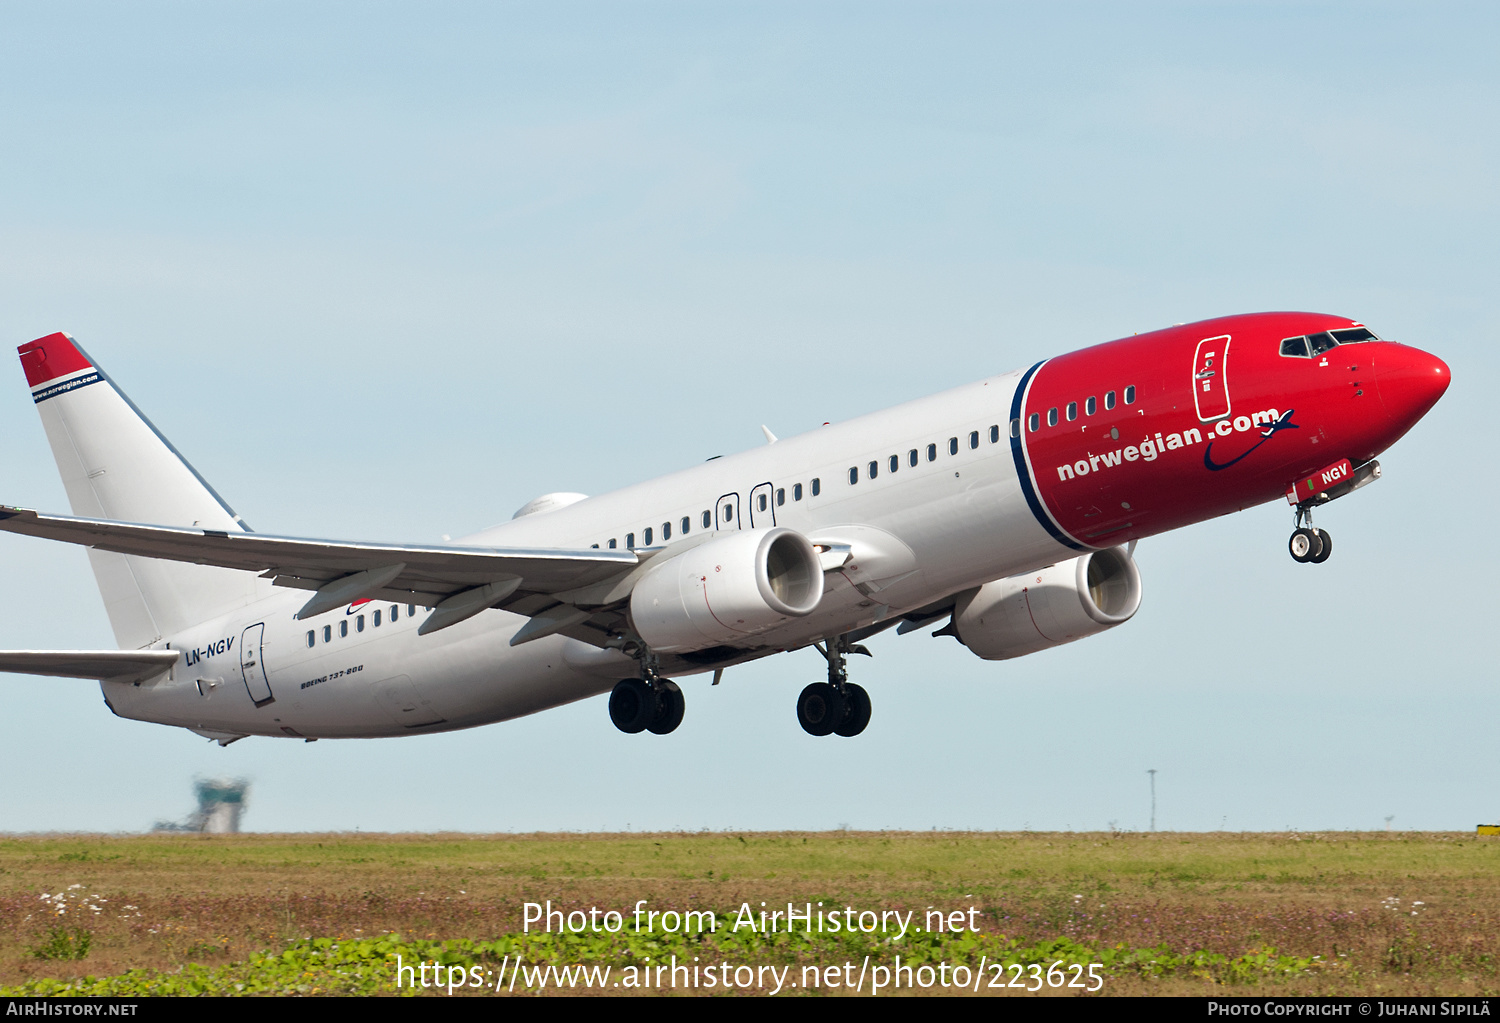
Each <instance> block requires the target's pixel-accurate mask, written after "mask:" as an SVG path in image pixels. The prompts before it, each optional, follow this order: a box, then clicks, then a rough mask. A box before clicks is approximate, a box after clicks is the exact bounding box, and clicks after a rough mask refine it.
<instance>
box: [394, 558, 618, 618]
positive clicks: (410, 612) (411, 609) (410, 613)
mask: <svg viewBox="0 0 1500 1023" xmlns="http://www.w3.org/2000/svg"><path fill="white" fill-rule="evenodd" d="M610 546H611V547H613V546H614V544H610ZM416 616H417V605H415V604H407V605H406V617H408V618H415V617H416Z"/></svg>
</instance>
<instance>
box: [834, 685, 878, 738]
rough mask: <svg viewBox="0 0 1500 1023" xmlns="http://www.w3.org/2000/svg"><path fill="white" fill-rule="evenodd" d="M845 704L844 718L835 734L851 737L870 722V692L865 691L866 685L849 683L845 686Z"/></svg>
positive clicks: (835, 729)
mask: <svg viewBox="0 0 1500 1023" xmlns="http://www.w3.org/2000/svg"><path fill="white" fill-rule="evenodd" d="M844 704H845V710H844V720H842V721H840V722H839V723H838V725H837V727H835V728H834V730H833V732H834V734H835V735H843V736H851V737H852V736H855V735H858V734H859V733H860V732H863V731H864V730H865V726H866V725H868V724H869V723H870V694H869V693H867V692H865V687H864V686H857V685H855V684H854V683H853V682H850V683H847V684H846V685H845V686H844Z"/></svg>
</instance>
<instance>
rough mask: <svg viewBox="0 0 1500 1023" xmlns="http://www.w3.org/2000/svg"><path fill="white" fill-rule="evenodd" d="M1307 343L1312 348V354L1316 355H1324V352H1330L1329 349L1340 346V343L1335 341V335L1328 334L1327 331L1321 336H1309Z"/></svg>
mask: <svg viewBox="0 0 1500 1023" xmlns="http://www.w3.org/2000/svg"><path fill="white" fill-rule="evenodd" d="M1307 343H1308V344H1309V345H1311V346H1312V353H1313V354H1314V355H1322V354H1323V353H1324V352H1326V351H1328V349H1330V348H1332V347H1334V346H1335V345H1337V344H1338V342H1337V341H1335V340H1334V339H1333V335H1332V334H1330V333H1328V332H1327V331H1326V330H1325V331H1323V332H1322V333H1321V334H1309V335H1307Z"/></svg>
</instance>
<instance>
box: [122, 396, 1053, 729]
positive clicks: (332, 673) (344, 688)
mask: <svg viewBox="0 0 1500 1023" xmlns="http://www.w3.org/2000/svg"><path fill="white" fill-rule="evenodd" d="M1020 380H1021V374H1020V373H1019V372H1016V373H1008V374H1005V375H1003V376H997V377H992V378H990V379H988V380H984V381H980V382H978V383H975V384H971V385H968V386H965V387H960V388H957V389H954V390H951V391H947V392H945V393H942V394H938V395H934V396H932V397H929V398H924V399H921V400H918V401H913V402H909V403H907V404H904V405H900V406H897V407H895V408H892V409H889V410H886V411H883V412H879V413H875V414H872V415H868V416H864V417H861V418H859V419H855V420H852V421H850V422H847V423H841V424H837V425H830V426H825V427H823V428H821V429H819V430H815V431H813V432H811V433H806V434H803V435H801V436H798V437H793V438H789V439H786V440H782V441H778V442H776V443H774V444H768V445H766V446H764V447H759V448H756V449H753V450H751V451H746V452H743V453H741V454H737V455H732V456H728V457H724V458H717V459H713V460H710V461H709V462H707V463H705V464H703V465H699V466H696V467H694V468H692V469H688V470H685V471H682V472H678V473H674V474H672V475H669V476H664V477H661V478H659V479H655V480H651V481H649V482H646V483H640V484H637V485H635V486H631V487H627V488H625V489H623V490H618V491H615V492H614V493H610V494H605V495H603V496H600V497H594V498H589V499H585V500H581V501H578V502H577V503H574V504H571V505H568V506H566V507H561V508H557V509H555V510H552V511H544V512H540V513H537V514H531V515H525V516H522V517H520V518H517V519H513V520H512V521H509V522H505V523H502V524H500V525H498V526H494V527H492V528H490V529H487V530H484V531H483V532H480V533H478V534H475V535H474V536H471V537H467V538H464V540H463V541H462V542H463V543H466V544H471V545H497V546H498V545H508V546H515V547H563V548H587V547H591V546H594V545H598V546H600V547H609V546H612V545H617V546H619V547H621V548H623V547H626V546H627V545H629V544H630V543H633V544H634V546H635V547H637V548H643V547H647V546H651V547H657V548H665V549H664V550H662V551H661V552H660V553H659V554H657V555H656V557H658V558H666V557H670V556H671V555H672V551H671V548H672V547H673V546H675V545H682V544H692V543H698V542H701V541H702V540H703V539H704V538H705V537H706V536H709V535H712V534H713V533H715V532H716V531H724V530H731V529H741V528H744V529H751V528H766V527H770V526H773V525H776V526H785V527H790V528H791V529H794V530H797V531H798V532H801V533H803V534H805V535H806V536H808V537H810V538H811V539H812V540H813V541H814V542H815V543H816V542H832V543H839V544H847V545H848V546H849V547H850V549H851V551H852V557H851V558H850V559H849V561H848V563H847V564H846V565H844V566H843V567H842V568H840V569H836V570H834V571H830V572H829V573H828V574H827V576H826V577H825V594H824V597H823V600H822V602H821V603H820V604H819V605H818V609H817V610H816V611H815V612H813V613H812V614H811V615H809V616H807V617H805V618H799V619H795V620H792V621H790V622H788V623H787V624H785V625H784V626H782V627H780V628H778V629H777V630H775V631H774V632H773V633H770V634H768V635H766V636H763V637H759V638H758V639H757V640H756V641H755V642H754V643H751V644H749V646H751V647H755V648H756V649H754V652H753V653H751V654H748V655H747V657H748V656H764V655H766V654H771V653H776V652H779V651H782V650H788V649H794V648H798V647H802V646H805V645H807V644H809V643H812V642H814V641H817V640H820V639H823V638H825V637H828V636H834V635H839V634H842V633H845V632H849V631H851V630H855V629H858V628H862V627H865V626H868V625H870V624H872V623H875V622H877V621H880V620H883V619H886V618H889V617H891V616H893V615H896V614H900V613H903V612H908V611H911V610H913V609H916V608H920V607H923V606H924V605H927V604H930V603H932V602H934V601H938V600H941V599H942V598H944V597H946V596H948V595H950V594H953V593H955V592H958V591H961V590H964V589H967V588H970V587H974V586H978V585H980V584H982V583H985V582H987V581H989V580H993V579H997V578H1000V577H1004V576H1008V575H1012V574H1015V573H1018V572H1023V571H1028V570H1030V569H1032V568H1035V567H1039V566H1041V565H1045V564H1049V563H1051V562H1053V561H1056V560H1057V559H1058V558H1059V557H1060V556H1072V555H1073V554H1074V553H1076V552H1069V551H1068V550H1067V548H1065V547H1064V546H1062V545H1061V544H1059V543H1058V542H1057V541H1056V540H1054V539H1053V538H1052V537H1051V536H1050V535H1049V534H1048V532H1047V530H1046V529H1044V528H1043V526H1042V525H1041V524H1040V522H1039V521H1038V519H1037V518H1036V516H1035V515H1034V514H1033V512H1032V510H1031V509H1030V508H1029V507H1028V504H1027V501H1026V498H1025V496H1024V495H1023V493H1022V490H1021V486H1020V483H1019V480H1018V477H1017V473H1016V469H1015V463H1014V459H1013V456H1012V450H1011V445H1010V442H1009V436H1008V423H1009V419H1010V409H1011V402H1012V398H1013V397H1014V395H1015V391H1016V387H1017V386H1018V384H1019V382H1020ZM976 436H977V446H975V445H974V443H973V439H974V438H975V437H976ZM992 437H998V439H996V440H992ZM955 439H956V440H955ZM955 443H956V453H954V445H955ZM913 450H915V451H916V452H917V455H916V464H915V465H913V464H912V462H911V455H910V453H911V452H912V451H913ZM893 456H894V457H895V458H896V460H897V468H896V470H895V471H894V472H892V471H891V460H892V458H893ZM932 456H935V457H932ZM872 462H873V463H877V466H878V473H877V474H876V475H875V476H874V478H871V476H870V472H869V468H870V464H871V463H872ZM851 468H854V469H857V477H858V478H857V482H853V483H851V482H850V470H851ZM815 480H816V481H817V483H816V489H817V493H816V494H815V493H814V492H813V490H814V486H815V484H814V481H815ZM778 496H779V498H780V499H779V500H778ZM763 497H764V507H762V498H763ZM705 514H706V515H707V516H708V521H709V526H708V528H705V527H704V521H705V519H704V517H705ZM684 520H686V522H687V527H688V528H687V529H686V531H684V530H683V528H682V525H683V522H684ZM664 525H669V526H670V533H671V535H670V537H669V538H668V537H665V536H664V533H665V532H666V530H664V528H663V527H664ZM648 529H649V530H651V539H650V540H649V541H648V540H647V539H646V536H647V530H648ZM256 593H257V596H256V597H255V599H253V600H252V601H250V602H249V603H247V604H246V605H245V606H244V607H242V608H239V609H236V610H235V611H233V612H231V613H228V614H225V615H222V616H220V617H218V618H216V619H214V620H212V621H208V622H205V623H203V624H201V625H199V626H196V627H193V628H189V629H184V630H181V631H179V632H178V633H177V634H174V635H170V636H165V637H163V640H162V642H161V643H158V644H156V646H158V647H161V646H169V647H170V648H172V649H174V650H182V651H184V655H183V659H182V660H180V661H179V662H178V664H177V666H176V667H175V668H174V669H173V670H172V671H171V672H170V673H169V674H168V675H164V676H160V677H159V678H157V679H156V680H153V681H149V682H145V683H142V684H140V685H121V684H118V683H104V684H103V688H104V692H105V695H106V699H107V700H108V702H109V703H110V706H111V707H112V709H113V710H114V711H115V712H116V713H117V714H120V715H121V716H123V717H129V718H139V719H144V720H149V721H154V722H159V723H162V724H171V725H181V726H184V727H188V728H192V729H195V730H198V731H200V732H203V733H205V734H214V735H216V736H217V735H218V734H221V733H222V734H224V735H272V736H300V737H309V738H314V737H321V738H334V737H346V738H354V737H376V736H389V735H402V734H411V733H412V732H413V731H438V730H446V729H456V728H467V727H472V726H474V725H481V724H486V723H489V722H494V721H501V720H505V719H507V718H513V717H518V716H521V715H524V714H530V713H533V712H536V711H540V710H544V709H546V708H549V707H554V706H558V705H560V704H564V703H568V702H571V701H573V700H578V699H582V698H584V697H587V696H593V695H596V694H599V693H603V692H607V691H608V690H610V689H611V687H613V686H614V685H615V683H616V682H617V681H618V680H619V679H621V678H625V677H630V676H632V675H634V674H636V672H635V671H634V666H635V662H634V661H633V660H631V659H629V658H627V657H626V656H625V655H623V654H621V653H619V652H617V651H614V650H602V649H599V648H597V647H594V646H591V645H589V644H586V643H583V642H580V641H578V640H574V639H568V638H564V637H561V636H553V637H550V638H546V639H541V640H537V641H534V642H530V643H525V644H523V645H520V646H516V647H512V646H510V645H509V641H510V639H511V637H512V636H513V635H515V633H516V632H517V630H518V629H520V628H521V626H522V625H524V624H525V623H526V621H527V619H526V618H524V617H521V616H518V615H514V614H510V613H507V612H504V611H500V610H491V611H487V612H484V613H483V614H480V615H478V616H477V617H474V618H471V619H469V620H468V621H466V622H463V623H461V624H459V625H456V626H453V627H451V628H448V629H445V630H442V631H439V632H436V633H433V634H430V635H426V636H418V635H417V627H418V626H419V625H420V624H421V621H422V619H423V616H424V611H423V609H422V608H420V607H418V608H416V609H415V612H416V613H415V615H413V614H411V613H410V611H409V608H408V606H407V605H405V604H401V605H394V608H395V613H394V615H393V613H392V609H393V605H391V604H389V603H374V602H372V603H367V604H361V605H358V606H354V607H349V608H342V609H339V610H335V611H330V612H326V613H324V614H322V615H318V616H316V617H314V618H311V619H308V620H302V621H299V620H297V619H296V618H295V614H296V612H297V610H298V609H299V608H300V607H301V606H302V605H303V604H304V603H305V602H306V600H307V594H306V593H305V592H299V591H295V590H286V589H277V588H273V587H272V586H271V585H270V584H269V583H268V582H264V581H258V582H257V586H256ZM377 613H378V615H379V618H378V621H379V624H378V625H377V624H376V621H377V618H376V615H377ZM257 626H263V628H257ZM325 637H327V638H325ZM257 639H258V642H257ZM741 659H746V658H745V657H742V658H741ZM671 670H672V673H674V674H679V675H680V674H689V673H692V672H694V671H702V670H706V669H705V668H704V667H702V666H697V665H694V664H690V663H685V662H677V663H675V664H673V665H671ZM260 672H264V675H263V676H260V675H258V673H260ZM267 690H269V693H270V694H271V696H272V699H270V700H269V701H268V700H266V699H265V698H264V696H265V693H266V691H267ZM257 696H259V697H260V700H259V704H258V702H257V699H256V697H257Z"/></svg>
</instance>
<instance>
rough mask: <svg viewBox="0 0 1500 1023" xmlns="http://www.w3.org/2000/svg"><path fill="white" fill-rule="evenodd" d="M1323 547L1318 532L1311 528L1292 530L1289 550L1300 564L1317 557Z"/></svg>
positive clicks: (1288, 543)
mask: <svg viewBox="0 0 1500 1023" xmlns="http://www.w3.org/2000/svg"><path fill="white" fill-rule="evenodd" d="M1321 547H1322V544H1321V542H1320V541H1319V540H1318V534H1317V533H1315V532H1313V531H1312V530H1311V529H1295V530H1293V531H1292V538H1291V539H1290V540H1288V541H1287V550H1288V551H1290V552H1291V555H1292V560H1293V561H1295V562H1297V563H1298V564H1299V565H1305V564H1307V563H1308V562H1309V561H1311V560H1312V559H1313V558H1314V557H1316V556H1317V554H1318V550H1319V548H1321Z"/></svg>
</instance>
